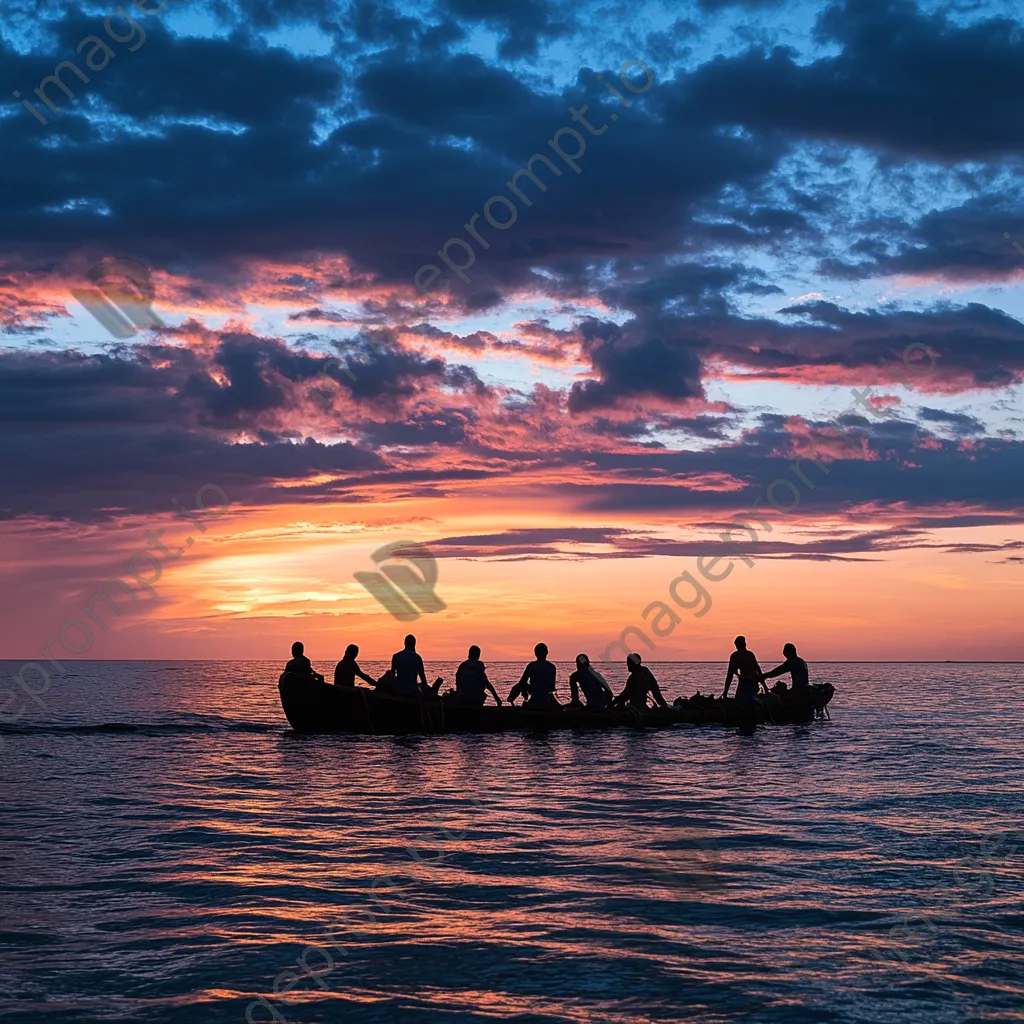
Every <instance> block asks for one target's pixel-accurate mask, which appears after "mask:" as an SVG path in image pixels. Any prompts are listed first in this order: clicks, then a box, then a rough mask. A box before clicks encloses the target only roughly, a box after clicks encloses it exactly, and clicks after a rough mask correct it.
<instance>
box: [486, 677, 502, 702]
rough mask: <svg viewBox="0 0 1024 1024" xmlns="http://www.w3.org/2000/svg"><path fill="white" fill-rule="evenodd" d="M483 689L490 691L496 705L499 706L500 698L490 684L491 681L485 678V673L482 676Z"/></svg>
mask: <svg viewBox="0 0 1024 1024" xmlns="http://www.w3.org/2000/svg"><path fill="white" fill-rule="evenodd" d="M484 689H487V690H490V691H491V693H492V694H493V695H494V700H495V702H496V703H497V705H498V707H499V708H500V707H501V698H500V697H499V696H498V691H497V690H496V689H495V688H494V687H493V686H492V685H491V681H490V679H488V678H487V676H486V675H485V676H484Z"/></svg>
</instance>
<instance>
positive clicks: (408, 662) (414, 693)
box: [391, 633, 431, 697]
mask: <svg viewBox="0 0 1024 1024" xmlns="http://www.w3.org/2000/svg"><path fill="white" fill-rule="evenodd" d="M391 671H392V673H393V674H394V680H393V681H392V684H391V691H392V692H393V693H397V694H400V695H401V696H403V697H422V696H424V695H425V694H427V693H430V692H431V691H430V688H429V687H428V686H427V673H426V670H425V669H424V668H423V659H422V658H421V657H420V656H419V655H418V654H417V653H416V637H414V636H413V635H412V633H410V634H409V635H408V636H407V637H406V638H405V648H404V649H403V650H401V651H399V652H398V653H397V654H393V655H392V656H391ZM417 680H419V682H417ZM420 683H422V688H421V687H420Z"/></svg>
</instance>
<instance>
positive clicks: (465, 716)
mask: <svg viewBox="0 0 1024 1024" xmlns="http://www.w3.org/2000/svg"><path fill="white" fill-rule="evenodd" d="M277 685H278V690H279V691H280V693H281V706H282V707H283V708H284V713H285V716H286V717H287V719H288V722H289V724H290V725H291V727H292V728H293V729H294V730H295V731H296V732H300V733H331V732H348V733H365V734H372V735H393V736H402V735H407V734H409V733H447V732H518V731H524V730H534V729H613V728H623V727H625V728H629V727H632V728H651V729H664V728H670V727H672V726H676V725H684V724H690V725H703V724H705V723H718V724H721V725H735V726H740V727H741V728H742V727H746V728H747V729H750V728H752V727H753V726H754V725H758V724H762V723H773V724H776V725H784V724H791V723H794V722H808V721H811V720H812V719H813V718H814V717H815V716H816V715H821V714H822V713H825V714H827V711H826V710H825V709H826V707H827V706H828V703H829V701H830V700H831V699H832V696H833V694H834V693H835V689H834V687H833V686H832V685H831V683H824V684H819V685H816V686H812V687H811V688H810V689H809V690H808V691H805V692H804V693H802V694H792V693H789V694H775V693H772V694H762V695H761V696H759V697H758V698H757V699H756V700H755V701H754V702H753V703H752V704H749V703H748V704H745V705H744V704H741V703H740V702H739V701H736V700H733V699H731V698H730V699H725V700H723V699H722V698H714V697H700V696H697V697H691V698H689V699H685V698H680V699H679V700H677V701H676V702H675V703H674V704H673V705H672V706H671V707H669V708H667V709H658V708H652V709H649V710H647V711H643V712H641V711H635V710H632V709H630V708H616V709H615V710H612V711H588V710H587V709H586V708H581V707H571V706H563V707H562V708H559V709H553V710H546V711H541V710H535V709H533V708H528V707H512V706H509V705H507V704H505V705H502V706H501V707H497V706H495V705H493V704H491V705H487V706H485V707H465V706H462V705H459V704H456V703H455V702H454V701H453V700H450V699H446V698H444V697H440V698H434V699H425V698H424V699H415V698H409V697H397V696H394V695H392V694H388V693H383V692H381V691H380V690H372V689H370V688H369V687H364V686H332V685H331V684H329V683H321V682H318V681H317V680H315V679H310V678H306V677H302V676H296V675H293V674H292V673H290V672H286V673H284V675H282V676H281V678H280V681H279V682H278V684H277Z"/></svg>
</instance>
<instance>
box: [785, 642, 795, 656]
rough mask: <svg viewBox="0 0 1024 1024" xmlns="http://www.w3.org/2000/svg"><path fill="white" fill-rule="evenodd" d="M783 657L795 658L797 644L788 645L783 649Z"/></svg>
mask: <svg viewBox="0 0 1024 1024" xmlns="http://www.w3.org/2000/svg"><path fill="white" fill-rule="evenodd" d="M782 656H783V657H784V658H795V657H796V644H786V646H785V647H783V648H782Z"/></svg>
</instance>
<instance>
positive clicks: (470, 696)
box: [455, 644, 501, 708]
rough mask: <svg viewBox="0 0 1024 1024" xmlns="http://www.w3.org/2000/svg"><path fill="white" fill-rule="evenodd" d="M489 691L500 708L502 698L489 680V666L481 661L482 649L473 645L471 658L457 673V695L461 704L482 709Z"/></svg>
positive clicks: (470, 652) (470, 653)
mask: <svg viewBox="0 0 1024 1024" xmlns="http://www.w3.org/2000/svg"><path fill="white" fill-rule="evenodd" d="M488 690H490V692H491V693H492V694H493V696H494V700H495V702H496V703H497V704H498V705H499V707H500V705H501V698H500V697H499V696H498V691H497V690H495V688H494V687H493V686H491V681H490V680H489V679H488V678H487V666H486V665H485V664H484V663H483V662H482V661H481V660H480V648H479V647H477V645H476V644H473V646H472V647H470V649H469V657H467V658H466V660H465V661H464V662H463V663H462V664H461V665H460V666H459V667H458V669H457V670H456V672H455V694H456V697H457V698H458V701H459V703H460V704H467V705H470V706H471V707H476V708H482V707H483V706H484V704H485V703H486V701H487V691H488Z"/></svg>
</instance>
